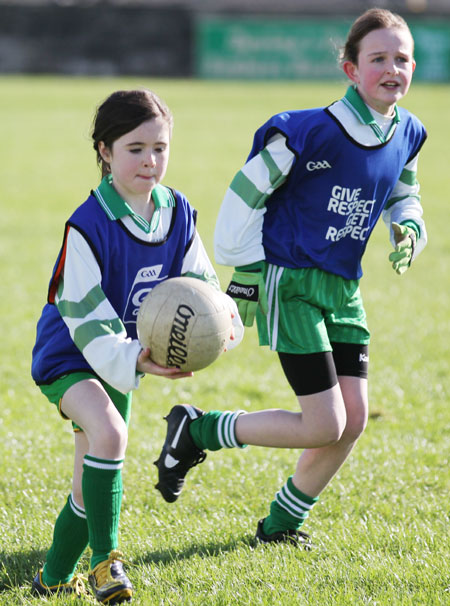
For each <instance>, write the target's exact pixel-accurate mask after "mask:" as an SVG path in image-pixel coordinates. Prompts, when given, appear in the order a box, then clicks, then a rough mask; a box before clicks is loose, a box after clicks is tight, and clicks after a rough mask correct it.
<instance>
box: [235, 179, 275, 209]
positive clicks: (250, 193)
mask: <svg viewBox="0 0 450 606" xmlns="http://www.w3.org/2000/svg"><path fill="white" fill-rule="evenodd" d="M230 189H231V191H233V192H234V193H235V194H236V195H237V196H239V197H240V198H242V200H243V201H244V202H245V203H246V204H247V206H249V207H250V208H253V209H259V208H262V207H263V206H264V202H265V199H266V198H267V196H264V194H263V193H262V192H260V191H259V189H258V188H257V187H256V186H255V185H254V183H252V181H250V179H249V178H248V177H246V176H245V175H244V173H243V172H242V171H239V172H238V174H237V175H236V176H235V177H234V179H233V181H232V182H231V185H230Z"/></svg>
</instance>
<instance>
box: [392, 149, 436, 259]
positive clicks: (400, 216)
mask: <svg viewBox="0 0 450 606" xmlns="http://www.w3.org/2000/svg"><path fill="white" fill-rule="evenodd" d="M418 157H419V156H418V155H417V156H415V158H413V159H412V160H411V161H410V162H408V164H406V166H405V168H404V169H403V172H402V174H401V175H400V179H399V181H398V182H397V184H396V185H395V187H394V189H393V190H392V195H391V197H390V198H389V200H388V202H387V204H386V207H385V209H384V210H383V221H384V222H385V224H386V225H387V227H388V228H389V232H390V240H391V243H392V246H393V247H394V248H395V246H396V239H395V233H394V230H393V228H392V223H398V224H400V225H402V224H404V225H407V226H408V227H410V228H411V229H413V230H414V231H415V233H416V243H415V248H414V255H413V259H414V258H415V257H417V255H418V254H419V253H420V252H422V250H423V249H424V248H425V246H426V243H427V231H426V229H425V223H424V221H423V219H422V214H423V209H422V205H421V203H420V195H419V190H420V185H419V183H418V181H417V178H416V175H417V163H418Z"/></svg>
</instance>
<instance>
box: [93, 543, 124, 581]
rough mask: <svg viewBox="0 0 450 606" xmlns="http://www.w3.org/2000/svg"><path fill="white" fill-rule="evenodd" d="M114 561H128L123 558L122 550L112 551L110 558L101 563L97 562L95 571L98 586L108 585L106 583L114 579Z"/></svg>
mask: <svg viewBox="0 0 450 606" xmlns="http://www.w3.org/2000/svg"><path fill="white" fill-rule="evenodd" d="M114 562H122V563H123V564H125V563H126V562H125V560H124V559H123V553H122V552H121V551H117V550H113V551H111V553H110V554H109V558H108V559H107V560H105V561H103V562H100V564H97V566H96V567H95V570H94V571H93V572H94V574H95V578H96V581H97V586H98V587H102V586H103V585H106V583H110V582H111V581H114V579H113V577H112V575H111V565H112V564H113V563H114Z"/></svg>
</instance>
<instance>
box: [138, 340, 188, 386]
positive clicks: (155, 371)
mask: <svg viewBox="0 0 450 606" xmlns="http://www.w3.org/2000/svg"><path fill="white" fill-rule="evenodd" d="M136 370H137V371H138V372H142V373H145V374H149V375H155V376H157V377H165V378H166V379H184V378H185V377H192V376H194V373H193V372H192V371H190V372H184V371H182V370H180V369H179V368H165V367H164V366H159V365H158V364H155V362H153V361H152V360H151V359H150V349H149V348H148V347H145V348H144V349H142V351H141V353H140V354H139V356H138V359H137V363H136Z"/></svg>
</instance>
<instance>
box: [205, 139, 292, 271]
mask: <svg viewBox="0 0 450 606" xmlns="http://www.w3.org/2000/svg"><path fill="white" fill-rule="evenodd" d="M293 161H294V154H293V153H292V152H291V151H290V150H289V149H288V147H287V145H286V139H285V137H284V136H283V135H282V134H280V133H278V134H276V135H274V136H273V137H272V138H271V139H270V140H269V142H268V144H267V146H266V147H265V148H264V149H263V150H262V151H260V152H259V153H258V154H257V155H256V156H254V157H252V158H251V159H250V160H249V161H248V162H247V163H246V164H245V166H244V167H243V168H242V169H241V170H240V171H239V172H238V173H237V175H236V176H235V177H234V179H233V181H232V182H231V185H230V187H229V188H228V190H227V192H226V193H225V197H224V199H223V202H222V206H221V208H220V211H219V215H218V218H217V223H216V229H215V233H214V251H215V257H216V261H217V262H218V263H221V264H222V265H232V266H242V265H249V264H251V263H255V262H257V261H261V260H263V259H264V258H265V255H264V249H263V244H262V226H263V220H264V214H265V212H266V201H267V199H268V198H269V196H270V195H271V194H272V193H273V191H274V190H275V189H277V188H278V187H280V186H281V185H282V184H283V183H284V182H285V181H286V179H287V176H288V174H289V172H290V170H291V167H292V164H293Z"/></svg>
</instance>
